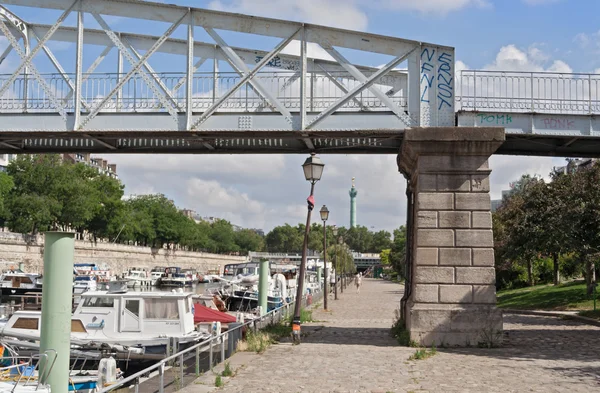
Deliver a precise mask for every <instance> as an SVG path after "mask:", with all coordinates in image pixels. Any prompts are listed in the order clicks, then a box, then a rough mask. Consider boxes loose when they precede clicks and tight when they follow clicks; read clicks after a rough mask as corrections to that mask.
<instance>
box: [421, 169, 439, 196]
mask: <svg viewBox="0 0 600 393" xmlns="http://www.w3.org/2000/svg"><path fill="white" fill-rule="evenodd" d="M418 187H419V191H420V192H432V191H437V175H434V174H427V173H425V174H421V175H419V180H418Z"/></svg>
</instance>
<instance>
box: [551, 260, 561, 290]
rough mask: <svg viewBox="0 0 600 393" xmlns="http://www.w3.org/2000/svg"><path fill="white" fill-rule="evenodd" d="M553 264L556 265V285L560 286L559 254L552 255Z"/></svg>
mask: <svg viewBox="0 0 600 393" xmlns="http://www.w3.org/2000/svg"><path fill="white" fill-rule="evenodd" d="M552 262H553V263H554V285H558V284H560V271H559V269H558V254H557V253H554V254H552Z"/></svg>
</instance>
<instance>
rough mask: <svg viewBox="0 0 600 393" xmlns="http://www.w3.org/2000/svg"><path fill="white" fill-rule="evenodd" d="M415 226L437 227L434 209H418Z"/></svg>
mask: <svg viewBox="0 0 600 393" xmlns="http://www.w3.org/2000/svg"><path fill="white" fill-rule="evenodd" d="M417 228H437V212H436V211H420V212H418V213H417Z"/></svg>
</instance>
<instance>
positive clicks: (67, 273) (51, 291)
mask: <svg viewBox="0 0 600 393" xmlns="http://www.w3.org/2000/svg"><path fill="white" fill-rule="evenodd" d="M74 236H75V234H74V233H72V232H46V233H45V236H44V238H45V240H44V284H43V287H42V299H43V302H42V328H41V337H40V353H44V351H46V350H53V351H56V362H55V363H54V366H53V367H52V370H50V366H51V365H52V362H53V361H54V353H53V351H49V352H48V359H47V362H48V363H49V364H48V365H47V366H46V365H45V362H44V361H42V364H41V366H40V372H41V371H44V370H45V372H44V374H43V375H42V376H40V378H41V380H42V382H44V383H48V384H49V385H50V387H51V389H52V392H53V393H67V391H68V386H69V385H68V384H69V359H70V355H71V307H72V304H71V303H72V296H73V285H71V280H72V277H73V257H74V254H75V237H74ZM48 371H51V373H50V374H49V375H48Z"/></svg>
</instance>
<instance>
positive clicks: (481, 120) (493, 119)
mask: <svg viewBox="0 0 600 393" xmlns="http://www.w3.org/2000/svg"><path fill="white" fill-rule="evenodd" d="M476 123H477V124H478V125H490V124H496V125H500V126H503V125H506V124H510V123H512V116H511V115H508V114H505V113H478V114H477V122H476Z"/></svg>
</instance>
